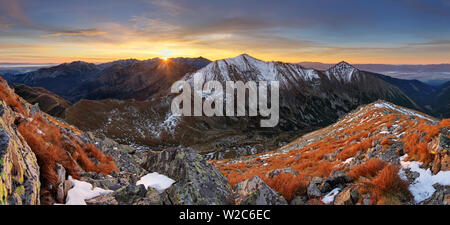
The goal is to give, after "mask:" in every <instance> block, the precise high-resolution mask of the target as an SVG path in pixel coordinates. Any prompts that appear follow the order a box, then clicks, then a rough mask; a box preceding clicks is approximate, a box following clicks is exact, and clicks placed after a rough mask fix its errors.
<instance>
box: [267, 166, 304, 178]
mask: <svg viewBox="0 0 450 225" xmlns="http://www.w3.org/2000/svg"><path fill="white" fill-rule="evenodd" d="M280 173H292V174H294V175H297V174H298V172H297V171H295V170H293V169H291V168H283V169H276V170H272V171H270V172H268V173H267V176H268V177H270V178H274V177H276V176H277V175H278V174H280Z"/></svg>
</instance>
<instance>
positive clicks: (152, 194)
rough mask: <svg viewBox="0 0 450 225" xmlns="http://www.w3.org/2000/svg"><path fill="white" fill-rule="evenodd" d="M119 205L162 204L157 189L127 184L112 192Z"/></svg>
mask: <svg viewBox="0 0 450 225" xmlns="http://www.w3.org/2000/svg"><path fill="white" fill-rule="evenodd" d="M113 196H114V198H115V200H116V201H117V202H118V204H119V205H162V199H161V197H160V195H159V193H158V191H157V190H156V189H154V188H152V187H148V189H146V188H145V186H144V185H142V184H141V185H137V186H136V185H128V186H126V187H124V188H121V189H120V190H117V191H116V192H114V193H113Z"/></svg>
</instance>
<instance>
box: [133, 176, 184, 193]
mask: <svg viewBox="0 0 450 225" xmlns="http://www.w3.org/2000/svg"><path fill="white" fill-rule="evenodd" d="M173 183H175V181H174V180H173V179H171V178H169V177H167V176H165V175H162V174H159V173H157V172H153V173H149V174H147V175H145V176H143V177H141V179H140V180H138V182H136V185H140V184H143V185H144V186H145V188H148V187H152V188H154V189H156V190H157V191H158V192H159V193H162V192H163V191H164V190H166V189H167V188H169V187H170V186H172V184H173Z"/></svg>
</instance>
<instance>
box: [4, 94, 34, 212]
mask: <svg viewBox="0 0 450 225" xmlns="http://www.w3.org/2000/svg"><path fill="white" fill-rule="evenodd" d="M17 116H18V114H16V113H15V112H14V111H13V110H12V109H11V108H10V107H9V106H6V104H5V102H4V101H3V100H0V205H7V204H11V205H20V204H24V205H35V204H39V203H40V200H39V193H40V185H41V184H40V181H39V166H38V163H37V159H36V156H35V155H34V153H33V151H31V149H30V147H29V146H28V144H27V143H26V142H25V141H24V138H23V137H22V136H21V135H20V133H19V132H18V131H17V128H16V126H15V125H14V121H15V120H16V119H17V118H16V117H17Z"/></svg>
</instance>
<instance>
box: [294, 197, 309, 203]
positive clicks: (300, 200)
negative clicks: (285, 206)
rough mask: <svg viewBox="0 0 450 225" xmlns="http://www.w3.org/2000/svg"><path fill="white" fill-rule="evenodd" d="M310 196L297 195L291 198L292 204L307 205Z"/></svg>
mask: <svg viewBox="0 0 450 225" xmlns="http://www.w3.org/2000/svg"><path fill="white" fill-rule="evenodd" d="M307 204H308V197H306V196H296V197H294V199H292V200H291V203H290V205H307Z"/></svg>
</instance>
